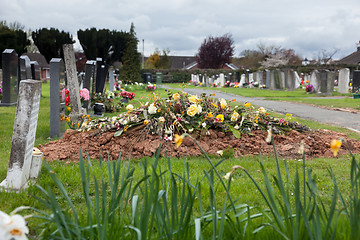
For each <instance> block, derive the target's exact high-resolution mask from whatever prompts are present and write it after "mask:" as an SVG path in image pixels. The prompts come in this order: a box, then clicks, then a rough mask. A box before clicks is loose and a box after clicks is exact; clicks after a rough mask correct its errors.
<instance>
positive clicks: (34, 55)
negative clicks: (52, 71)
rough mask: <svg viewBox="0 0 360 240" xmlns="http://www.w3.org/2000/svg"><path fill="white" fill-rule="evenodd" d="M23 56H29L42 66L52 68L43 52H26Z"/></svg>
mask: <svg viewBox="0 0 360 240" xmlns="http://www.w3.org/2000/svg"><path fill="white" fill-rule="evenodd" d="M22 56H28V57H29V58H30V61H37V62H38V64H39V66H40V68H50V65H49V63H48V62H47V61H46V59H45V57H44V55H42V54H41V53H24V54H23V55H22Z"/></svg>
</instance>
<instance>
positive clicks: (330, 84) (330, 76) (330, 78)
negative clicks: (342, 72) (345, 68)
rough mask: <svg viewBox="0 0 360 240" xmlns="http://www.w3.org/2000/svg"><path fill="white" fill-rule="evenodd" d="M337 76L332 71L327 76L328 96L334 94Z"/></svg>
mask: <svg viewBox="0 0 360 240" xmlns="http://www.w3.org/2000/svg"><path fill="white" fill-rule="evenodd" d="M335 78H336V74H335V72H333V71H331V72H328V74H327V92H326V93H327V94H332V92H333V91H334V82H335Z"/></svg>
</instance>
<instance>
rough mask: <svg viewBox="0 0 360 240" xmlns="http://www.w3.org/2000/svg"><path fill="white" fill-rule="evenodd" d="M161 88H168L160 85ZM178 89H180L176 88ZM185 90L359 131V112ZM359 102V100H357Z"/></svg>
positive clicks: (197, 89)
mask: <svg viewBox="0 0 360 240" xmlns="http://www.w3.org/2000/svg"><path fill="white" fill-rule="evenodd" d="M162 87H163V88H169V87H167V86H162ZM178 90H180V89H178ZM184 91H185V92H187V93H189V94H192V95H200V94H201V93H206V94H211V93H215V96H214V97H215V98H224V99H227V100H232V99H236V101H238V102H243V103H245V102H250V103H251V104H252V105H256V106H259V107H260V106H261V107H264V108H265V109H268V110H271V111H274V112H277V113H281V114H286V113H290V114H292V115H293V116H294V117H299V118H303V119H309V120H313V121H317V122H319V123H325V124H329V125H335V126H340V127H344V128H348V129H350V130H352V131H355V132H358V133H360V114H357V113H350V112H345V111H337V110H329V109H325V108H321V107H315V106H311V105H307V104H301V103H291V102H281V101H271V100H265V99H264V98H258V97H254V98H252V97H242V96H239V95H235V94H230V93H224V92H220V91H211V90H205V89H201V88H185V90H184ZM359 103H360V101H359Z"/></svg>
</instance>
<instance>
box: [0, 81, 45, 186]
mask: <svg viewBox="0 0 360 240" xmlns="http://www.w3.org/2000/svg"><path fill="white" fill-rule="evenodd" d="M40 96H41V82H40V81H37V80H31V79H28V80H22V81H20V87H19V98H18V102H17V108H16V115H15V121H14V130H13V137H12V144H11V152H10V159H9V167H8V171H7V176H6V179H5V180H4V181H3V182H2V183H1V184H0V186H2V187H5V189H14V190H21V189H23V188H26V187H27V181H28V180H29V178H30V170H31V163H32V153H33V147H34V142H35V135H36V127H37V120H38V114H39V106H40Z"/></svg>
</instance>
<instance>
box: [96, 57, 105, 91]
mask: <svg viewBox="0 0 360 240" xmlns="http://www.w3.org/2000/svg"><path fill="white" fill-rule="evenodd" d="M102 66H103V61H102V58H96V81H95V82H94V83H93V86H94V89H95V93H102V90H104V89H101V86H102V85H103V83H102V82H101V81H102V76H101V75H102V72H103V71H102V70H101V68H102Z"/></svg>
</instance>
